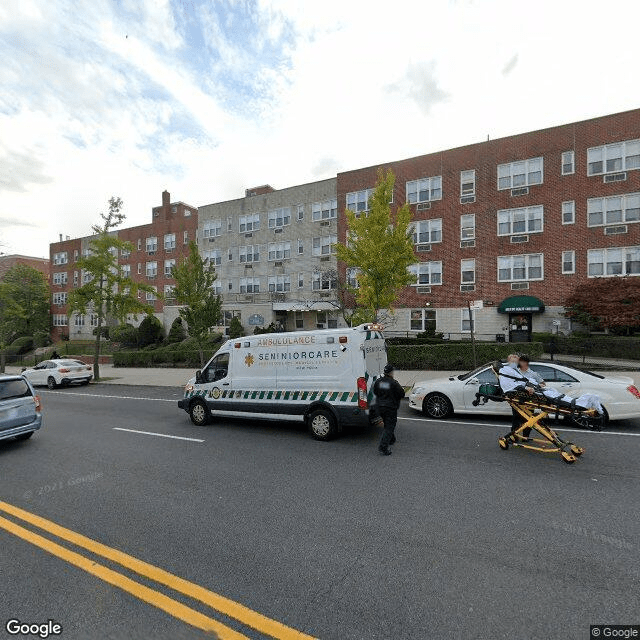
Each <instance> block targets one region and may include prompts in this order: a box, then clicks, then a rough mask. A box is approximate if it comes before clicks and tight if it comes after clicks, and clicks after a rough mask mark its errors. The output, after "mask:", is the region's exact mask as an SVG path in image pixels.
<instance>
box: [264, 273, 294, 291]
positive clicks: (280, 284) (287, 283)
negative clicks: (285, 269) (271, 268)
mask: <svg viewBox="0 0 640 640" xmlns="http://www.w3.org/2000/svg"><path fill="white" fill-rule="evenodd" d="M287 291H291V276H284V275H281V276H269V293H284V292H287Z"/></svg>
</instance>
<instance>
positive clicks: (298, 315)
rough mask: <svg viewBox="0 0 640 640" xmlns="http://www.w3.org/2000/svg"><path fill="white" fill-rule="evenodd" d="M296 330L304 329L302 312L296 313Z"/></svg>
mask: <svg viewBox="0 0 640 640" xmlns="http://www.w3.org/2000/svg"><path fill="white" fill-rule="evenodd" d="M295 319H296V329H304V313H303V312H302V311H296V315H295Z"/></svg>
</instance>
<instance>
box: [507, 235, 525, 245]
mask: <svg viewBox="0 0 640 640" xmlns="http://www.w3.org/2000/svg"><path fill="white" fill-rule="evenodd" d="M520 242H529V236H526V235H525V236H511V244H519V243H520Z"/></svg>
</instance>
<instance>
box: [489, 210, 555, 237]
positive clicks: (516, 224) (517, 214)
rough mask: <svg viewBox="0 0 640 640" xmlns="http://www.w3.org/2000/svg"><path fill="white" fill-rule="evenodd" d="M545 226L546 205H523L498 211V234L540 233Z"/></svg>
mask: <svg viewBox="0 0 640 640" xmlns="http://www.w3.org/2000/svg"><path fill="white" fill-rule="evenodd" d="M543 226H544V207H543V206H542V205H538V206H535V207H522V208H519V209H501V210H500V211H498V235H499V236H510V235H513V234H514V233H538V232H540V231H542V230H543Z"/></svg>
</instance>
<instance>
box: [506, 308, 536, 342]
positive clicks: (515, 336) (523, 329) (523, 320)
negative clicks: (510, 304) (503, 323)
mask: <svg viewBox="0 0 640 640" xmlns="http://www.w3.org/2000/svg"><path fill="white" fill-rule="evenodd" d="M509 342H531V314H530V313H510V314H509Z"/></svg>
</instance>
